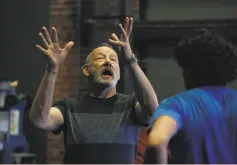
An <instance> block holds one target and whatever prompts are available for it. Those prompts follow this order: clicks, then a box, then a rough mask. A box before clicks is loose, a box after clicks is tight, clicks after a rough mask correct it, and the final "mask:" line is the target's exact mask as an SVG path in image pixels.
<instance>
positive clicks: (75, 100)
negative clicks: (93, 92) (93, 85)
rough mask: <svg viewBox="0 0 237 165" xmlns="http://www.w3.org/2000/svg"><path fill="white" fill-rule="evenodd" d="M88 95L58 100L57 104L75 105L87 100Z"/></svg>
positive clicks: (71, 96)
mask: <svg viewBox="0 0 237 165" xmlns="http://www.w3.org/2000/svg"><path fill="white" fill-rule="evenodd" d="M86 96H87V95H79V96H78V95H70V96H68V97H65V98H63V99H60V100H58V101H57V102H63V103H65V104H75V103H78V102H80V101H81V100H83V99H85V98H86Z"/></svg>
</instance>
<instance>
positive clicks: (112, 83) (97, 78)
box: [92, 74, 118, 87]
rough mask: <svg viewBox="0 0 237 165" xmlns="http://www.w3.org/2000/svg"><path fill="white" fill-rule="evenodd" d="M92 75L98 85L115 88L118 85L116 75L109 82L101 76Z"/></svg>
mask: <svg viewBox="0 0 237 165" xmlns="http://www.w3.org/2000/svg"><path fill="white" fill-rule="evenodd" d="M92 75H93V79H94V81H95V82H96V83H98V84H103V85H107V86H111V87H115V86H116V85H117V83H118V78H117V76H115V75H113V78H112V79H107V80H105V79H103V78H102V76H101V75H95V74H92Z"/></svg>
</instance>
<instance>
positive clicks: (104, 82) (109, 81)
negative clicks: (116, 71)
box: [96, 79, 117, 86]
mask: <svg viewBox="0 0 237 165" xmlns="http://www.w3.org/2000/svg"><path fill="white" fill-rule="evenodd" d="M96 82H97V83H98V84H101V85H106V86H116V84H117V81H115V80H113V79H100V80H97V81H96Z"/></svg>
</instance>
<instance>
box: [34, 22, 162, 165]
mask: <svg viewBox="0 0 237 165" xmlns="http://www.w3.org/2000/svg"><path fill="white" fill-rule="evenodd" d="M132 23H133V19H132V18H126V19H125V27H122V25H121V24H120V28H121V30H122V37H121V39H120V40H119V39H118V37H117V36H116V35H115V34H112V35H111V37H112V38H111V39H109V41H110V42H111V44H113V45H115V46H120V47H122V49H123V51H124V55H123V56H122V57H121V58H122V59H123V61H124V62H125V66H126V68H127V70H128V72H129V75H130V77H131V82H132V83H133V85H134V90H135V95H124V94H121V93H118V92H116V85H117V82H118V80H119V79H120V67H119V58H118V55H117V53H116V52H115V50H114V49H113V48H112V47H111V46H110V45H109V44H102V45H100V46H99V47H97V48H95V49H94V50H93V51H92V52H91V53H90V54H89V55H88V57H87V60H86V63H85V65H84V66H83V67H82V71H83V74H84V75H85V76H86V77H87V78H88V83H89V85H88V87H89V91H88V94H86V95H83V96H80V97H69V98H65V99H63V100H61V101H58V102H56V103H55V104H54V105H52V98H53V90H54V84H55V80H56V77H57V73H58V67H59V65H60V64H61V63H62V61H63V60H64V58H65V56H66V55H67V53H68V52H69V50H70V49H71V47H72V45H73V42H69V43H68V44H67V45H66V47H65V48H63V49H62V48H60V47H59V45H58V40H57V32H56V29H55V28H53V32H54V34H53V37H52V39H51V38H50V36H49V34H48V32H47V29H46V28H44V31H45V36H44V35H42V34H41V33H40V36H41V37H42V40H43V42H44V43H45V45H46V47H47V49H44V48H42V47H41V46H39V45H37V47H38V48H39V49H40V50H41V51H42V52H43V53H44V54H46V56H47V57H48V58H49V61H50V65H49V67H48V69H47V71H46V73H45V75H44V78H43V80H42V82H41V85H40V87H39V89H38V92H37V95H36V97H35V98H34V102H33V105H32V109H31V116H30V118H31V120H32V121H33V122H34V123H35V125H36V126H38V127H39V128H41V129H43V130H48V131H53V132H54V133H56V134H57V133H60V132H61V131H63V133H64V137H65V139H64V141H65V156H64V163H66V164H134V163H135V159H136V151H137V143H138V138H139V131H140V128H141V127H142V126H143V125H144V124H146V123H147V121H149V117H150V116H151V115H152V111H153V110H155V108H156V107H157V106H158V101H157V97H156V94H155V92H154V90H153V88H152V86H151V84H150V82H149V81H148V79H147V78H146V76H145V74H144V73H143V71H142V70H141V68H140V67H139V65H138V64H137V59H136V57H135V55H134V54H133V52H132V50H131V47H130V43H129V35H130V33H131V30H132ZM65 83H66V82H65Z"/></svg>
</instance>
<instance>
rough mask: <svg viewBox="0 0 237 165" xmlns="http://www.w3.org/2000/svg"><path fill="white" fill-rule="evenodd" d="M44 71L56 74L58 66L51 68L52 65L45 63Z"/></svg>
mask: <svg viewBox="0 0 237 165" xmlns="http://www.w3.org/2000/svg"><path fill="white" fill-rule="evenodd" d="M46 71H47V72H48V73H53V74H57V73H58V68H53V67H50V65H46Z"/></svg>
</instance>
